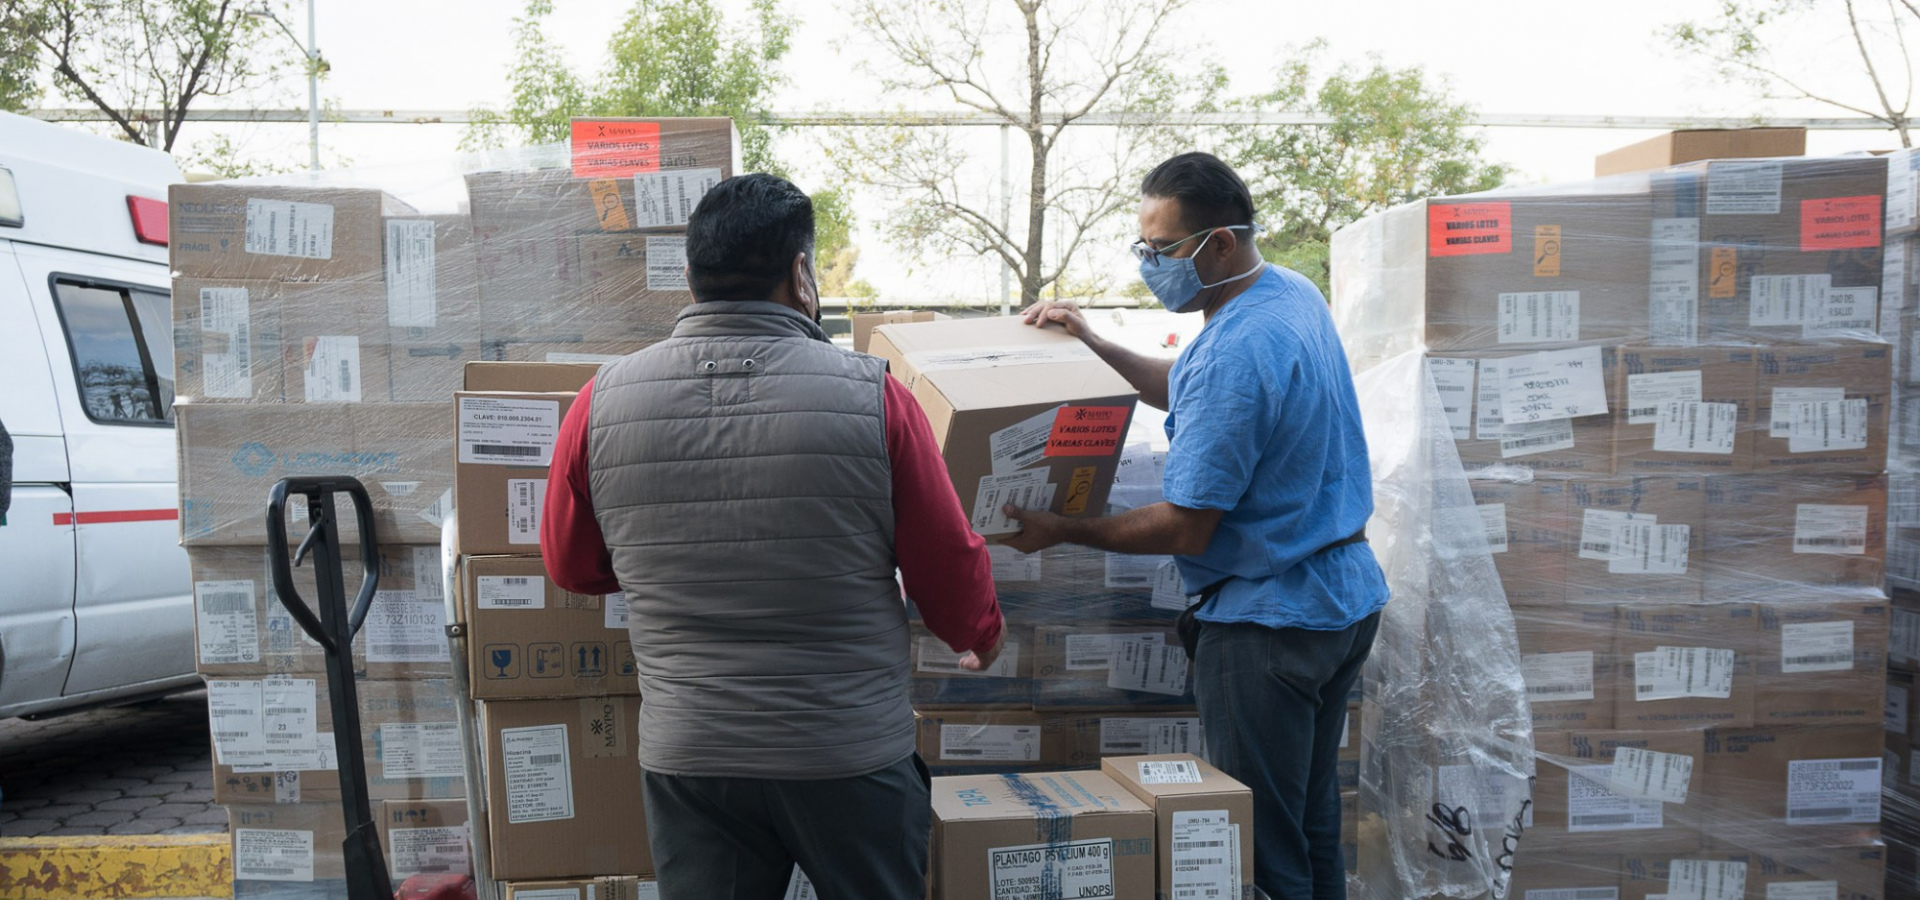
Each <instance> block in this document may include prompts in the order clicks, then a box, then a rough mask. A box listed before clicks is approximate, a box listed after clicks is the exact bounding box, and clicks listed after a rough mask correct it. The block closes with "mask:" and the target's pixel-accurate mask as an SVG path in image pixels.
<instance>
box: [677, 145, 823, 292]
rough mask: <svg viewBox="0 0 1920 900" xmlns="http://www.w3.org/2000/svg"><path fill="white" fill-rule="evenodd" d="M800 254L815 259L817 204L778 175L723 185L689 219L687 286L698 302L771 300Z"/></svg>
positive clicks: (743, 178)
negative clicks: (815, 205) (814, 223)
mask: <svg viewBox="0 0 1920 900" xmlns="http://www.w3.org/2000/svg"><path fill="white" fill-rule="evenodd" d="M801 253H806V254H809V255H811V254H812V253H813V201H812V200H810V199H808V197H807V195H806V193H805V192H804V191H802V190H800V189H799V188H797V187H794V186H793V183H792V182H790V181H788V180H786V179H785V178H780V177H778V176H775V175H763V174H753V175H740V176H736V177H733V178H729V179H727V180H725V181H722V182H720V183H719V184H716V185H714V186H713V189H712V190H709V191H707V195H706V196H704V197H701V198H700V203H699V205H697V206H695V207H694V208H693V215H692V216H690V217H689V218H688V219H687V285H688V287H690V288H691V289H692V290H693V299H694V300H695V301H696V302H700V303H705V302H707V301H713V300H766V299H768V297H769V296H770V295H771V294H772V293H773V290H774V288H777V287H779V286H780V283H781V282H783V281H785V280H786V279H787V273H788V272H789V271H790V267H791V266H792V265H793V258H794V256H796V255H798V254H801Z"/></svg>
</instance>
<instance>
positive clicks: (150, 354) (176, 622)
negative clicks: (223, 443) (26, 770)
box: [15, 245, 264, 695]
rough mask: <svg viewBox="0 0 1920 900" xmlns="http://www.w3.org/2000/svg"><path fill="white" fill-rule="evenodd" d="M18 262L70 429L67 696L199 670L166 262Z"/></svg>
mask: <svg viewBox="0 0 1920 900" xmlns="http://www.w3.org/2000/svg"><path fill="white" fill-rule="evenodd" d="M15 254H16V256H17V258H18V259H19V262H20V271H21V273H22V274H23V275H24V276H25V280H26V283H27V289H28V291H29V292H30V293H32V294H33V295H34V300H35V305H36V306H37V307H38V308H39V309H40V310H41V311H42V315H41V316H40V326H41V329H40V330H41V334H42V336H43V339H44V342H45V346H46V348H47V356H48V359H49V361H50V362H51V364H52V365H51V366H50V369H51V373H52V376H53V381H54V388H55V390H54V393H55V395H56V397H57V398H58V402H59V404H60V412H61V420H62V422H64V424H65V426H66V437H67V463H68V467H69V468H70V470H71V473H70V474H71V483H72V492H73V522H74V559H75V567H76V568H75V572H76V578H75V584H74V657H73V666H72V669H71V671H70V672H69V674H68V676H67V684H66V693H67V694H68V695H74V694H83V693H87V692H90V691H98V690H105V689H111V688H117V687H123V686H127V685H135V684H141V683H144V682H151V681H157V680H162V679H173V678H179V677H180V676H183V675H191V674H192V673H193V601H192V588H191V585H190V580H189V575H188V570H187V557H186V552H185V551H184V550H182V549H181V548H180V546H179V495H178V491H177V489H176V488H175V478H176V477H177V471H178V470H177V467H176V466H175V463H174V460H175V448H174V434H173V339H172V334H173V328H172V322H173V315H172V310H171V306H170V304H169V301H168V281H167V271H166V268H165V267H164V266H157V265H153V264H151V263H142V262H135V261H131V260H123V259H119V258H116V257H106V256H99V255H96V254H90V253H80V252H76V251H70V250H59V249H54V248H48V247H34V246H25V245H15ZM262 502H263V503H264V501H262Z"/></svg>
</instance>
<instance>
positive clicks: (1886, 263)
mask: <svg viewBox="0 0 1920 900" xmlns="http://www.w3.org/2000/svg"><path fill="white" fill-rule="evenodd" d="M1881 253H1882V263H1881V266H1880V296H1881V297H1882V298H1883V299H1884V300H1885V302H1884V303H1882V304H1881V306H1882V307H1884V308H1885V309H1889V310H1896V311H1897V310H1902V309H1905V308H1906V307H1907V242H1906V241H1889V242H1887V247H1886V249H1885V250H1883V251H1881Z"/></svg>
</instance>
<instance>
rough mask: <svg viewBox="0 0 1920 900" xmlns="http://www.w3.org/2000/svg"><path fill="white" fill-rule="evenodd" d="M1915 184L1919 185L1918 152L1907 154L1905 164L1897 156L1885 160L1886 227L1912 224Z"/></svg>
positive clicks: (1919, 165) (1919, 160)
mask: <svg viewBox="0 0 1920 900" xmlns="http://www.w3.org/2000/svg"><path fill="white" fill-rule="evenodd" d="M1916 185H1920V154H1908V155H1907V156H1906V161H1905V164H1902V162H1901V160H1900V159H1899V158H1898V157H1895V158H1894V159H1890V160H1888V161H1887V227H1888V228H1905V227H1907V226H1908V225H1912V224H1913V216H1914V194H1915V193H1916Z"/></svg>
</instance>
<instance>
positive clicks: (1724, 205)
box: [1670, 161, 1781, 900]
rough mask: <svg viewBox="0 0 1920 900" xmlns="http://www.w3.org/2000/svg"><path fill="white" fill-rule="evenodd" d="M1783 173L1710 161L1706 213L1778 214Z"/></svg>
mask: <svg viewBox="0 0 1920 900" xmlns="http://www.w3.org/2000/svg"><path fill="white" fill-rule="evenodd" d="M1780 174H1781V166H1780V163H1779V162H1778V161H1773V162H1714V163H1708V164H1707V215H1710V216H1777V215H1779V214H1780ZM1670 900H1682V898H1679V897H1674V898H1670Z"/></svg>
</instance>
